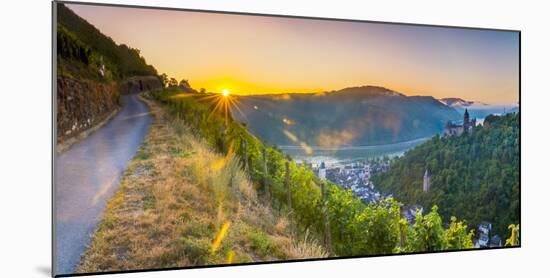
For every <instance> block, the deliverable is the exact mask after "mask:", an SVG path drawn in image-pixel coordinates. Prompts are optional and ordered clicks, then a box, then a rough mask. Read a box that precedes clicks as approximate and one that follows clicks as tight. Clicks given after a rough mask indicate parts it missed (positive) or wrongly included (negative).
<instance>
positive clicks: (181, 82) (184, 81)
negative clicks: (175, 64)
mask: <svg viewBox="0 0 550 278" xmlns="http://www.w3.org/2000/svg"><path fill="white" fill-rule="evenodd" d="M180 86H181V87H187V88H191V85H189V81H188V80H187V79H182V80H181V81H180Z"/></svg>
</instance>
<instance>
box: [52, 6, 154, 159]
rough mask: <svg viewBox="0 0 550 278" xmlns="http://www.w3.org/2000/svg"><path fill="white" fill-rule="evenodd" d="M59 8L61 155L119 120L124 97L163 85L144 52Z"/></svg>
mask: <svg viewBox="0 0 550 278" xmlns="http://www.w3.org/2000/svg"><path fill="white" fill-rule="evenodd" d="M55 8H56V11H57V26H56V28H57V30H56V45H57V49H56V50H57V56H56V58H57V78H56V79H57V80H56V82H57V91H56V102H57V116H56V120H57V125H56V127H57V129H56V131H57V143H60V145H58V150H62V149H66V148H67V147H68V145H70V144H71V143H74V142H75V139H76V138H78V137H82V136H80V135H85V134H86V132H87V131H89V130H91V128H92V127H94V126H98V125H101V124H102V123H105V122H106V120H107V119H109V117H111V116H112V115H114V114H115V112H116V111H117V110H118V108H119V107H120V96H121V93H127V92H136V91H143V90H148V89H153V88H160V87H161V86H162V85H161V82H160V80H159V79H158V77H157V76H156V75H157V71H156V70H155V68H154V67H153V66H150V65H148V64H147V63H146V62H145V59H144V58H143V57H141V56H140V53H139V50H137V49H133V48H130V47H128V46H126V45H124V44H122V45H117V44H116V43H115V42H114V41H113V40H112V39H111V38H109V37H107V36H105V35H104V34H102V33H101V32H100V31H99V30H98V29H96V28H95V27H94V26H93V25H91V24H90V23H88V22H87V21H86V20H84V19H83V18H81V17H79V16H78V15H77V14H75V13H74V12H73V11H72V10H70V9H69V8H68V7H67V6H65V5H64V4H60V3H56V5H55ZM135 75H138V76H139V77H134V76H135Z"/></svg>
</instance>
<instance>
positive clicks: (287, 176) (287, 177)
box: [285, 160, 292, 212]
mask: <svg viewBox="0 0 550 278" xmlns="http://www.w3.org/2000/svg"><path fill="white" fill-rule="evenodd" d="M285 170H286V172H285V186H286V195H287V196H286V197H287V200H286V201H287V206H288V211H289V212H290V211H292V192H291V191H290V162H288V160H287V161H286V162H285Z"/></svg>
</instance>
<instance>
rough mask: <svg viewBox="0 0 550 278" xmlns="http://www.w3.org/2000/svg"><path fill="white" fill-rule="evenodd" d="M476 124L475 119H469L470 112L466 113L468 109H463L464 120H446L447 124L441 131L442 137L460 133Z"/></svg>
mask: <svg viewBox="0 0 550 278" xmlns="http://www.w3.org/2000/svg"><path fill="white" fill-rule="evenodd" d="M475 126H476V119H475V118H474V119H471V120H470V114H469V113H468V109H466V110H465V111H464V120H463V121H462V124H458V123H453V122H452V121H448V122H447V125H446V126H445V130H444V131H443V137H444V138H447V137H450V136H453V135H460V134H462V133H463V132H468V131H470V130H472V129H473V128H474V127H475Z"/></svg>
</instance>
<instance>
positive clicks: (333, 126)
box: [233, 86, 460, 147]
mask: <svg viewBox="0 0 550 278" xmlns="http://www.w3.org/2000/svg"><path fill="white" fill-rule="evenodd" d="M237 103H238V105H239V109H238V110H237V109H233V116H234V117H235V118H236V119H238V120H239V121H241V122H244V123H246V124H247V126H248V127H249V128H250V130H252V132H253V133H254V134H256V135H257V136H259V137H261V138H262V139H264V140H266V141H268V142H269V143H272V144H277V145H297V142H296V141H297V140H299V141H303V142H305V143H307V144H309V145H312V146H322V147H340V146H351V145H373V144H387V143H395V142H402V141H408V140H412V139H418V138H423V137H429V136H431V135H433V134H434V133H438V132H441V131H442V130H443V127H444V126H445V123H446V122H447V121H448V120H457V119H459V118H460V115H459V114H458V113H457V112H456V111H455V110H454V109H452V108H450V107H448V106H446V105H444V104H442V103H441V102H439V101H438V100H436V99H434V98H432V97H424V96H405V95H402V94H400V93H397V92H394V91H391V90H389V89H386V88H382V87H375V86H363V87H352V88H346V89H343V90H340V91H335V92H328V93H322V94H285V95H255V96H239V97H238V98H237ZM335 103H338V105H335ZM289 133H290V134H292V135H293V136H292V135H291V136H289ZM293 137H296V138H293ZM296 139H297V140H296Z"/></svg>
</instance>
